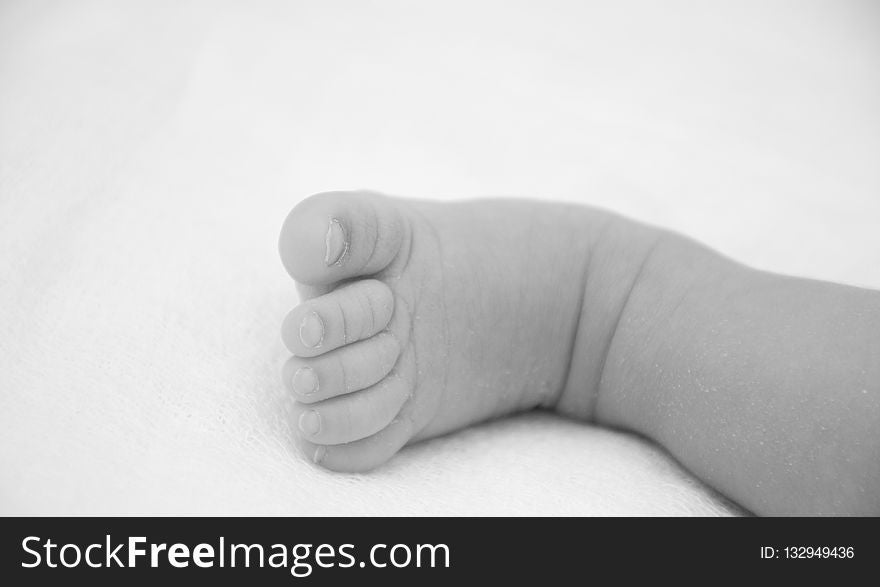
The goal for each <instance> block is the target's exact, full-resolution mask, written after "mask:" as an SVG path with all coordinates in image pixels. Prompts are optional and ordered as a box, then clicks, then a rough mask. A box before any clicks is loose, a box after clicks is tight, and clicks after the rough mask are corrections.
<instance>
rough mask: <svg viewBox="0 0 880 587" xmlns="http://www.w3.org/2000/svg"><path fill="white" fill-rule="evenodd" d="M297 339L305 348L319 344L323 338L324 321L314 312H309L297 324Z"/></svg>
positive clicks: (315, 346)
mask: <svg viewBox="0 0 880 587" xmlns="http://www.w3.org/2000/svg"><path fill="white" fill-rule="evenodd" d="M299 339H300V340H301V341H302V343H303V344H304V345H305V346H306V348H310V349H314V348H317V347H319V346H321V342H323V340H324V322H323V321H322V320H321V317H320V316H318V314H317V313H315V312H309V313H308V314H306V316H305V318H303V319H302V322H301V323H300V325H299Z"/></svg>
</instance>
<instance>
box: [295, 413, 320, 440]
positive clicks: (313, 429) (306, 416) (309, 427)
mask: <svg viewBox="0 0 880 587" xmlns="http://www.w3.org/2000/svg"><path fill="white" fill-rule="evenodd" d="M299 429H300V430H302V432H303V434H305V435H307V436H314V435H315V434H317V433H318V432H320V431H321V415H320V414H319V413H318V412H316V411H315V410H307V411H305V412H303V413H302V415H301V416H300V417H299Z"/></svg>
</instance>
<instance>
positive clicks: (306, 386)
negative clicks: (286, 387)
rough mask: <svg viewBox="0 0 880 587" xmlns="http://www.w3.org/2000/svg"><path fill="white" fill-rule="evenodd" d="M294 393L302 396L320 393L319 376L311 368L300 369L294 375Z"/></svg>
mask: <svg viewBox="0 0 880 587" xmlns="http://www.w3.org/2000/svg"><path fill="white" fill-rule="evenodd" d="M293 391H295V392H296V393H298V394H300V395H311V394H313V393H315V392H316V391H318V376H317V375H316V374H315V370H314V369H312V368H311V367H300V368H299V369H297V370H296V373H294V374H293Z"/></svg>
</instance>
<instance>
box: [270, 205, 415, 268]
mask: <svg viewBox="0 0 880 587" xmlns="http://www.w3.org/2000/svg"><path fill="white" fill-rule="evenodd" d="M406 238H407V226H406V223H405V219H404V216H403V215H402V214H401V213H400V209H399V203H398V202H396V201H395V200H393V199H392V198H389V197H387V196H383V195H381V194H376V193H372V192H364V191H350V192H324V193H320V194H315V195H313V196H310V197H309V198H307V199H305V200H303V201H302V202H300V203H299V204H298V205H297V206H296V207H295V208H294V209H293V210H292V211H291V212H290V214H289V215H288V216H287V219H286V220H285V221H284V225H283V226H282V228H281V236H280V238H279V242H278V249H279V252H280V254H281V261H282V263H284V267H285V268H286V269H287V272H288V273H290V275H291V276H292V277H293V278H294V279H295V280H297V281H298V282H300V283H305V284H310V285H325V284H330V283H335V282H338V281H341V280H344V279H350V278H353V277H360V276H364V275H372V274H375V273H378V272H380V271H382V270H383V269H385V268H387V267H388V266H389V265H390V264H391V263H392V262H393V261H394V260H395V259H396V258H397V257H398V255H399V254H400V251H401V250H402V248H403V247H404V243H405V241H406Z"/></svg>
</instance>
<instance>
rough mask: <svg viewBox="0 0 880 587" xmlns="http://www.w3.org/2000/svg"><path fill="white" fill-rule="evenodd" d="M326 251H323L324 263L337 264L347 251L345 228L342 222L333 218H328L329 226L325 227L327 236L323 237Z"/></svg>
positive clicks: (328, 264)
mask: <svg viewBox="0 0 880 587" xmlns="http://www.w3.org/2000/svg"><path fill="white" fill-rule="evenodd" d="M324 245H325V247H326V252H325V253H324V263H325V264H326V265H327V266H328V267H329V266H330V265H339V264H341V263H342V258H343V257H344V256H345V253H346V252H347V251H348V239H347V238H346V235H345V229H344V228H343V227H342V223H341V222H339V221H338V220H336V219H335V218H331V219H330V226H329V227H328V228H327V236H326V237H325V238H324Z"/></svg>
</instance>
